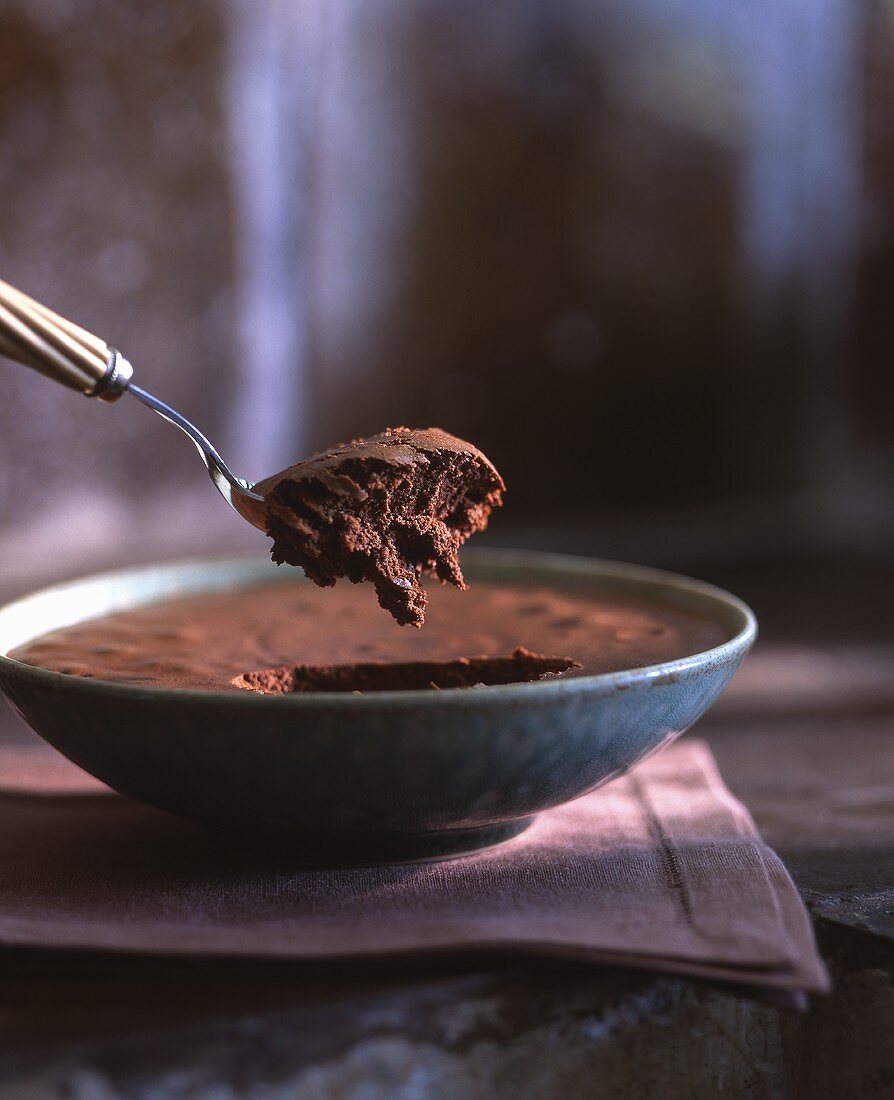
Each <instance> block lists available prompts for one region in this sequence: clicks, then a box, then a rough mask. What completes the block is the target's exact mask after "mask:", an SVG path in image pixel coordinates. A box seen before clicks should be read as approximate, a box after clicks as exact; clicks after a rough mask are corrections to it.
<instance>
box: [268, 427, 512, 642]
mask: <svg viewBox="0 0 894 1100" xmlns="http://www.w3.org/2000/svg"><path fill="white" fill-rule="evenodd" d="M254 488H255V490H256V491H257V492H259V493H261V494H262V495H263V497H264V503H265V507H266V512H267V533H268V534H269V535H270V537H271V538H272V539H273V548H272V557H273V560H274V561H275V562H277V563H278V564H281V563H284V562H285V563H287V564H289V565H297V566H300V567H301V568H302V569H303V570H304V572H305V573H306V575H307V576H308V577H309V578H310V579H311V580H312V581H313V582H314V583H315V584H318V585H320V586H321V587H324V588H327V587H330V586H331V585H334V584H335V582H336V580H337V579H338V578H339V577H347V578H348V580H350V581H353V582H354V583H355V584H356V583H358V582H360V581H371V582H372V583H373V585H374V586H375V590H376V595H377V596H378V599H379V603H380V605H381V606H382V607H383V608H385V610H386V611H389V612H390V613H391V614H392V615H393V616H394V618H395V619H396V620H397V622H398V623H400V624H401V625H412V626H421V625H422V623H423V621H424V618H425V607H426V603H427V596H426V593H425V590H424V589H423V587H422V585H421V584H420V579H421V578H422V577H423V576H430V577H436V578H437V579H438V580H440V581H441V582H442V583H444V582H447V581H449V582H450V584H452V585H455V586H456V587H457V588H460V589H464V588H465V587H466V585H465V581H464V580H463V575H462V570H461V569H460V566H459V559H458V557H457V551H458V550H459V548H460V546H462V544H463V543H464V542H465V541H466V539H467V538H468V537H469V536H470V535H473V534H474V533H475V532H476V531H481V530H483V529H484V528H485V527H486V526H487V521H488V518H489V517H490V514H491V512H492V511H493V509H494V508H496V507H498V506H499V505H500V504H501V503H502V496H503V492H504V490H505V485H504V484H503V479H502V478H501V477H500V475H499V474H498V473H497V471H496V469H495V468H494V466H493V465H492V464H491V462H490V461H489V460H488V459H487V458H486V457H485V455H483V454H482V453H481V451H479V450H478V449H477V448H476V447H473V446H472V445H471V444H470V443H465V442H464V441H463V440H461V439H457V438H456V437H455V436H452V435H448V434H447V432H444V431H441V429H440V428H427V429H424V430H423V429H411V428H389V429H387V430H386V431H384V432H382V433H381V434H380V435H374V436H371V437H370V438H369V439H358V440H355V441H353V442H352V443H349V444H346V445H342V446H338V447H333V448H331V449H330V450H328V451H323V452H322V453H320V454H318V455H314V456H313V457H312V458H310V459H307V460H306V461H304V462H299V463H297V464H296V465H294V466H290V467H289V468H288V469H287V470H284V471H283V472H282V473H280V474H277V475H276V476H275V477H273V478H268V479H267V480H266V481H262V482H260V483H259V484H257V485H256V486H255V487H254Z"/></svg>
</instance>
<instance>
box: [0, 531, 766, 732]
mask: <svg viewBox="0 0 894 1100" xmlns="http://www.w3.org/2000/svg"><path fill="white" fill-rule="evenodd" d="M463 557H464V561H466V562H467V563H469V564H471V565H472V566H473V569H474V567H475V566H476V565H478V564H480V565H481V566H482V567H483V568H488V567H493V568H496V569H500V568H508V569H512V568H516V569H525V568H530V569H534V570H537V569H539V570H542V571H545V572H553V573H557V574H564V575H565V576H571V577H582V578H590V579H593V580H598V579H607V580H618V581H621V582H622V583H623V582H629V583H633V584H636V583H640V584H643V585H645V586H646V587H649V586H655V587H656V588H662V587H663V588H665V589H669V590H670V591H671V592H673V593H677V594H682V595H683V596H684V598H685V597H695V598H696V599H699V600H705V601H707V602H708V603H709V604H710V603H713V604H714V605H715V607H716V608H717V610H718V611H719V610H720V608H723V609H724V610H725V611H726V612H733V613H735V614H737V615H738V616H739V617H740V627H739V629H738V630H737V632H736V633H735V634H734V635H733V636H732V637H731V638H729V639H728V640H727V641H725V642H722V643H721V644H720V645H718V646H714V647H712V648H711V649H706V650H702V651H700V652H697V653H692V654H687V655H685V656H683V657H677V658H674V659H673V660H670V661H662V662H660V663H658V664H653V665H643V666H642V667H640V668H633V669H621V670H618V671H615V672H601V673H595V674H592V675H589V676H573V677H569V678H568V679H562V678H557V679H554V680H535V681H529V682H524V683H516V684H489V685H481V686H477V687H475V686H472V687H459V688H445V689H443V690H441V691H436V692H435V691H431V690H429V689H426V688H419V689H412V690H408V691H376V692H368V693H366V694H362V693H361V694H354V693H352V692H298V693H294V694H286V695H265V694H261V693H257V692H249V691H246V692H235V691H213V690H206V689H202V688H179V687H178V688H172V687H152V686H149V685H146V684H130V683H127V682H126V681H116V680H100V679H93V678H87V677H80V676H72V675H70V674H69V673H65V672H55V671H53V670H51V669H46V668H41V667H40V666H38V665H29V664H27V663H25V662H24V661H18V660H16V659H15V658H13V657H10V656H9V655H8V652H6V650H5V649H4V650H2V651H0V673H2V674H3V675H4V676H9V675H12V676H14V677H21V676H27V677H28V678H29V680H31V681H32V682H36V683H37V684H38V685H40V684H43V685H45V686H46V688H47V689H49V690H53V691H58V690H60V689H63V690H71V689H75V690H77V691H79V692H85V693H87V694H90V695H93V694H96V695H101V696H110V697H113V698H116V697H124V698H129V699H133V700H134V701H135V702H136V701H138V700H139V701H146V700H156V701H162V700H165V699H167V700H169V701H170V700H179V701H183V702H185V701H187V700H189V701H190V702H194V703H195V702H200V701H202V700H204V701H206V702H207V703H209V704H210V703H214V704H217V705H220V704H221V703H223V704H225V705H227V706H235V707H245V706H247V707H255V708H257V707H258V706H263V705H266V706H275V707H279V708H296V707H297V708H299V709H301V708H314V709H318V708H321V707H322V708H325V709H333V710H338V709H343V708H345V707H347V708H350V709H359V710H363V709H368V708H374V709H376V708H378V709H381V708H382V707H383V706H389V707H397V708H400V709H403V708H405V707H418V706H419V705H420V704H422V705H424V706H431V705H432V704H435V703H436V704H437V706H438V707H443V706H445V705H447V706H456V705H462V706H469V705H472V706H478V705H485V704H488V703H493V702H495V701H496V700H497V699H516V698H517V699H518V700H519V701H524V702H527V703H534V702H536V701H540V700H542V699H544V698H545V699H549V698H553V697H558V696H562V695H578V694H587V695H592V694H593V693H596V694H600V695H602V694H609V693H612V692H615V691H623V690H625V689H627V688H630V687H633V686H641V685H649V684H655V683H656V682H658V683H661V682H666V683H673V682H675V681H676V680H677V678H679V677H680V676H685V675H686V674H687V673H689V672H693V671H695V670H698V669H701V668H708V667H712V666H715V665H722V664H725V663H727V662H728V661H730V660H734V659H737V658H738V659H741V658H742V657H744V655H745V654H746V653H747V652H748V650H749V649H750V647H751V645H752V644H753V642H754V640H755V638H756V636H757V619H756V617H755V614H754V612H753V611H752V610H751V608H750V607H749V606H748V605H747V604H746V603H745V602H744V601H743V600H740V599H739V598H738V596H734V595H733V594H732V593H730V592H727V591H725V590H724V589H722V588H719V587H718V586H716V585H713V584H709V583H707V582H706V581H700V580H696V579H695V578H693V577H688V576H685V575H684V574H682V573H675V572H672V571H670V570H665V569H657V568H654V567H652V566H648V565H636V564H631V563H627V562H617V561H611V560H608V559H603V558H591V557H584V556H581V555H571V554H562V553H552V552H545V551H539V550H511V549H500V548H490V547H488V548H476V549H473V550H469V551H467V552H466V553H465V554H464V556H463ZM223 565H225V566H227V567H228V568H229V569H231V570H232V569H235V570H236V571H237V573H238V572H240V571H241V570H243V569H245V570H246V571H247V573H246V575H245V577H243V578H241V583H240V580H236V581H235V582H234V584H233V586H232V587H236V588H238V587H241V586H242V584H244V582H246V581H249V580H251V579H252V576H251V570H252V569H257V570H258V577H257V579H258V581H259V582H260V583H263V581H264V580H270V581H272V582H273V583H288V579H289V578H290V577H291V576H294V575H295V574H293V573H292V571H291V570H289V571H288V572H287V573H283V576H282V579H281V580H280V579H279V578H277V577H276V576H275V575H273V574H271V575H269V576H268V577H266V578H262V577H261V576H260V567H261V566H262V565H263V566H265V567H269V558H267V557H263V558H262V557H260V556H259V555H258V554H250V555H245V554H240V555H203V556H200V557H188V558H178V559H176V560H171V561H164V562H156V563H150V564H146V565H139V566H129V567H123V568H116V569H106V570H102V571H100V572H98V573H93V574H87V575H84V576H81V577H76V578H72V579H69V580H66V581H62V582H58V583H55V584H51V585H46V586H44V587H42V588H38V589H35V590H34V591H33V592H30V593H28V594H27V595H25V596H20V597H18V598H16V599H14V600H10V601H8V602H6V603H4V604H2V605H0V626H2V623H3V621H4V619H5V618H7V617H11V616H12V615H13V614H15V613H21V612H22V611H23V610H25V609H26V608H27V605H28V604H29V603H31V602H33V601H37V600H39V599H40V600H47V599H51V598H52V597H54V596H61V595H63V594H65V593H69V592H71V590H72V589H77V588H79V587H81V586H84V587H87V586H89V585H90V584H91V583H94V584H96V583H100V582H103V581H117V582H120V583H124V584H126V583H128V582H132V581H134V580H136V579H138V578H139V577H141V576H146V575H152V574H162V575H163V574H165V573H177V572H178V571H179V572H181V573H182V572H185V571H194V572H195V573H196V574H197V575H199V574H200V573H201V571H202V570H209V569H213V568H215V567H220V566H223ZM296 572H297V574H298V575H302V574H301V571H300V570H297V571H296ZM227 587H229V586H220V587H219V588H216V587H215V586H214V585H213V584H208V585H207V586H206V585H203V584H201V583H199V584H197V585H196V586H195V587H194V588H193V589H191V590H190V591H186V590H184V591H180V592H178V593H172V596H174V597H176V596H177V595H183V596H185V595H189V594H195V595H199V594H201V593H202V592H205V591H208V592H211V591H215V590H217V591H223V590H225V589H226V588H227ZM164 598H165V597H164V596H163V595H161V594H157V595H155V596H153V597H152V598H150V599H147V600H145V601H137V602H135V603H134V604H133V605H132V606H134V607H137V606H148V605H149V604H152V603H155V602H159V601H160V600H162V599H164ZM120 610H126V608H124V607H122V608H120ZM105 614H114V612H112V611H108V612H104V611H99V612H97V614H96V616H85V618H89V617H97V618H98V617H101V616H102V615H105ZM383 614H385V612H383ZM718 617H719V616H718ZM75 621H80V620H75ZM64 625H72V624H70V623H67V624H62V626H64ZM62 626H59V627H51V628H50V630H53V629H62ZM46 633H49V631H48V630H43V631H41V632H40V633H38V634H35V635H34V636H33V637H32V638H31V639H29V641H32V640H34V638H38V637H41V636H42V635H43V634H46ZM26 644H28V643H27V642H20V643H17V645H26ZM0 690H2V685H0Z"/></svg>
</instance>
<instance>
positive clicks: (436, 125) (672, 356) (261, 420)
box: [0, 0, 894, 595]
mask: <svg viewBox="0 0 894 1100" xmlns="http://www.w3.org/2000/svg"><path fill="white" fill-rule="evenodd" d="M892 46H894V21H892V14H891V8H890V6H888V5H886V4H884V3H882V2H881V0H859V2H858V3H852V2H849V3H845V2H844V0H841V2H835V3H828V4H824V5H821V6H819V7H817V6H816V5H813V4H810V3H808V2H807V0H773V2H770V0H761V2H755V3H752V4H749V5H744V6H743V5H723V4H720V5H718V4H715V3H709V2H707V0H686V2H683V0H680V2H678V3H673V4H668V3H659V2H658V0H643V2H641V3H638V4H626V3H625V4H621V3H613V2H612V0H598V2H592V3H589V2H588V3H584V2H581V0H534V2H525V3H522V2H521V0H514V2H510V0H498V2H495V3H491V4H482V3H474V2H471V0H450V2H447V0H416V2H414V3H409V4H407V3H402V2H398V0H375V2H368V0H339V2H338V3H334V4H326V3H323V2H322V0H313V2H311V0H307V2H304V3H295V4H277V3H275V2H274V0H261V2H257V3H254V2H253V3H248V0H246V2H244V3H242V4H223V3H218V2H213V0H181V2H179V3H176V4H174V3H169V2H164V3H162V2H155V3H148V2H146V3H139V4H134V3H125V2H116V0H82V2H79V3H73V2H69V0H7V2H6V3H4V4H3V5H2V7H0V209H2V210H3V219H2V228H0V273H2V276H3V277H5V278H7V279H9V280H10V281H11V282H13V283H15V284H18V285H20V286H21V287H22V288H23V289H25V290H27V291H29V292H31V293H33V294H35V295H36V296H38V297H42V298H44V299H45V300H46V301H47V302H48V303H49V304H51V305H52V306H54V307H56V308H58V309H59V310H61V311H63V312H67V313H68V314H70V315H71V316H72V317H73V318H74V319H76V320H78V321H80V322H82V323H84V324H86V325H88V326H91V327H93V328H94V329H96V330H97V331H98V332H100V333H101V334H102V335H104V336H106V337H107V338H108V339H110V340H111V341H112V342H114V343H117V344H118V345H119V346H120V347H121V348H122V349H123V350H124V351H125V353H126V354H128V355H129V357H130V358H131V359H132V360H133V362H134V363H135V364H136V368H137V372H138V377H139V379H140V381H141V382H142V384H143V385H145V386H146V387H147V388H149V389H151V390H153V391H155V392H157V393H158V394H159V396H162V397H163V398H166V399H168V400H169V401H170V402H171V403H173V404H175V405H176V406H177V407H178V408H181V409H182V410H183V411H184V412H185V413H186V414H187V415H191V416H193V417H194V418H195V419H196V420H197V421H198V422H199V423H200V425H201V426H203V427H204V428H205V429H206V430H207V431H208V433H209V435H211V436H212V438H214V439H215V441H219V445H220V448H221V450H222V451H223V452H224V453H225V455H227V456H228V457H229V458H231V459H232V464H233V466H234V467H235V468H236V470H237V472H239V473H240V474H243V475H244V476H247V477H250V478H256V477H260V476H263V475H265V474H268V473H270V472H271V471H272V470H274V469H277V468H280V467H281V466H283V465H285V464H287V463H288V462H289V461H292V460H293V459H295V458H296V457H298V456H300V455H302V454H305V453H307V452H309V451H310V450H311V449H313V448H315V447H318V446H321V445H323V444H326V443H329V442H333V441H335V440H337V439H341V438H344V437H347V436H350V435H353V434H358V433H368V432H371V431H375V430H378V429H380V428H381V427H383V426H385V425H386V424H396V423H408V424H420V425H424V424H429V423H435V424H441V425H443V426H444V427H445V428H447V429H449V430H451V431H454V432H456V433H457V434H460V435H466V436H468V437H470V438H472V439H474V440H475V441H476V442H477V443H479V444H480V445H481V446H482V447H483V448H484V449H485V450H487V451H488V453H490V454H491V456H492V457H493V458H494V460H495V461H496V462H497V463H498V465H499V466H500V468H501V469H502V470H503V472H504V474H505V476H506V479H507V481H508V483H509V486H510V493H509V495H508V498H507V507H506V509H505V511H504V513H503V514H502V515H501V516H500V517H499V518H498V519H497V520H496V521H495V522H494V525H493V530H492V532H491V534H490V535H489V537H491V538H492V539H493V540H494V541H501V542H504V543H525V544H537V545H545V546H548V547H550V548H552V549H571V550H581V551H585V552H596V553H603V554H606V555H614V556H623V557H630V558H634V559H637V560H642V561H651V562H655V563H657V564H668V565H676V566H680V567H685V568H699V567H701V568H703V569H705V570H707V572H708V573H709V574H710V575H712V576H715V577H717V578H718V579H722V580H727V579H728V578H729V577H731V576H733V575H734V573H735V568H732V567H730V568H728V567H727V566H728V564H729V563H733V565H734V566H735V567H736V568H737V567H738V563H741V562H742V561H745V560H747V561H762V560H764V559H773V560H778V559H780V558H784V559H786V560H789V561H794V560H798V561H801V560H802V559H805V558H809V559H810V560H811V561H814V560H817V559H821V560H822V561H823V562H824V563H825V565H824V566H823V568H824V569H825V570H826V573H829V574H830V575H834V574H835V572H836V569H837V565H836V564H835V563H838V562H846V563H847V566H846V567H847V568H848V569H851V568H856V567H857V566H858V565H866V564H867V563H868V564H869V565H870V566H871V564H872V562H884V560H885V557H886V555H887V554H888V552H889V550H890V546H891V542H892V530H894V524H892V507H891V502H890V494H889V493H888V491H887V485H888V483H889V480H890V474H891V469H892V464H894V446H892V433H891V431H890V428H889V419H890V412H889V409H890V405H889V402H888V399H887V391H888V389H889V387H888V385H887V375H888V373H889V372H890V363H891V357H892V352H894V321H892V309H891V304H890V303H891V301H892V297H894V295H892V291H894V155H892V152H891V150H892V149H894V76H892V73H894V70H892V68H891V66H890V63H889V60H890V56H891V49H892ZM0 382H2V390H0V392H2V395H3V396H2V401H0V552H2V554H3V561H4V568H6V569H7V570H11V571H13V572H16V571H17V570H19V569H21V568H23V565H24V563H27V564H28V567H29V569H33V567H34V564H35V562H39V563H41V564H44V565H45V566H46V571H48V572H53V571H54V570H55V571H56V572H58V571H60V570H63V569H64V570H68V569H74V568H79V567H80V565H81V563H82V562H86V563H89V562H90V561H91V560H97V558H98V556H99V555H100V554H102V553H104V554H105V555H106V556H109V555H111V556H112V557H117V559H118V560H121V559H126V558H127V557H129V556H132V555H133V554H142V555H143V556H147V555H149V556H157V555H159V554H165V553H174V552H179V551H180V550H181V549H189V550H193V549H194V550H197V551H201V550H204V549H209V550H214V549H216V548H218V547H221V546H224V547H229V546H233V547H234V548H235V547H239V546H242V547H244V546H255V545H259V544H258V541H257V539H256V537H255V536H254V535H253V534H252V532H251V531H250V530H249V529H248V528H245V529H243V528H242V527H240V525H239V524H238V521H236V519H235V518H234V517H231V516H229V515H228V514H227V512H226V510H225V509H224V507H223V506H222V505H221V504H220V503H219V502H218V501H217V500H216V499H215V498H214V497H213V496H212V493H211V490H210V489H209V488H208V487H207V486H206V484H204V482H203V474H202V471H201V468H200V466H199V464H198V462H197V459H196V456H195V454H194V453H193V452H192V450H191V448H190V447H189V445H188V444H187V443H186V442H185V441H184V440H181V439H180V438H179V437H178V436H177V435H176V433H175V432H174V431H173V429H171V428H169V427H167V426H165V425H164V424H162V423H161V422H160V421H157V420H156V418H153V417H152V416H150V415H149V414H148V413H147V412H146V411H145V410H144V409H142V408H141V407H138V406H136V403H134V402H131V401H128V400H127V399H125V400H124V401H122V402H121V403H120V404H118V405H117V406H114V407H110V408H108V407H103V406H100V405H96V404H90V403H88V402H86V401H83V400H81V399H79V398H77V397H76V396H74V395H72V394H70V393H69V392H67V391H63V390H61V389H57V388H55V387H53V386H52V385H51V384H49V383H48V382H46V381H45V380H44V379H42V378H39V377H37V376H32V375H31V374H29V373H28V372H27V371H26V370H25V369H23V368H21V367H19V366H16V365H10V364H8V363H6V362H3V363H2V364H0ZM137 544H139V546H140V549H134V547H135V546H136V545H137ZM830 562H831V563H832V565H829V563H830ZM827 566H828V568H826V567H827ZM877 568H879V569H882V566H881V565H879V566H877ZM882 571H883V572H884V570H883V569H882ZM826 573H824V574H823V575H824V576H825V575H826ZM794 574H795V575H796V576H799V577H800V576H802V575H803V571H802V570H801V569H800V568H798V569H796V570H794ZM885 576H886V574H885ZM733 579H734V577H733ZM747 594H748V593H746V595H747Z"/></svg>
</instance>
